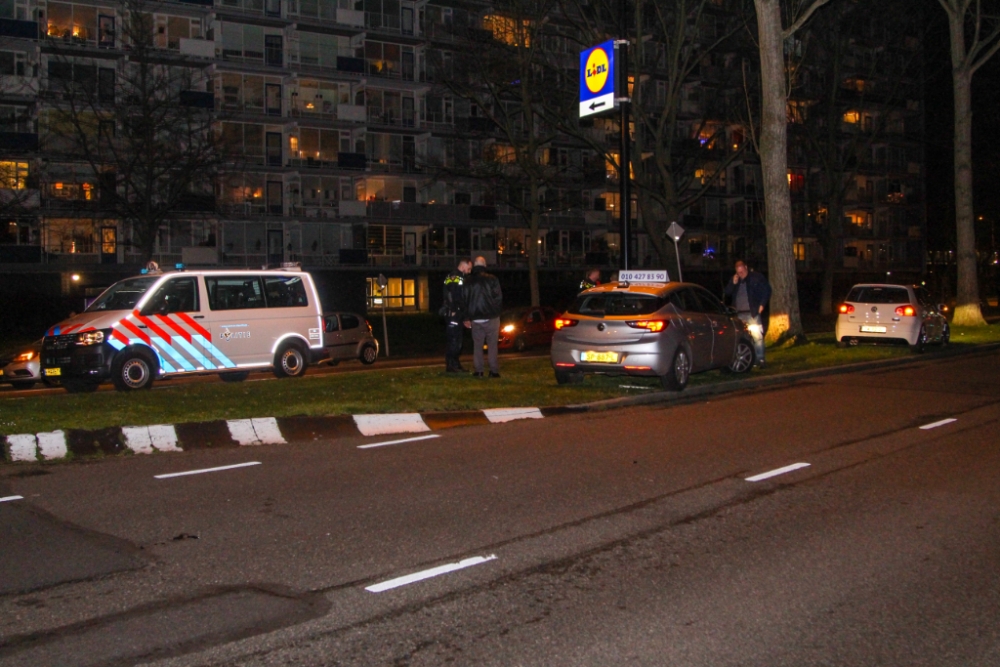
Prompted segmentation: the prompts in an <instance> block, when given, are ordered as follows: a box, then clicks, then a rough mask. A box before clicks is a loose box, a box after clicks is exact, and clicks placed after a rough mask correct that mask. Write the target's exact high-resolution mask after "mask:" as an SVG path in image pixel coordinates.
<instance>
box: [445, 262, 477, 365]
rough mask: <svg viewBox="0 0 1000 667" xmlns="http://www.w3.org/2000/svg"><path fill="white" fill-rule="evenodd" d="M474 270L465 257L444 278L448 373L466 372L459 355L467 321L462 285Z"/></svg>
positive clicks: (446, 363) (446, 362)
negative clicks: (463, 324) (464, 323)
mask: <svg viewBox="0 0 1000 667" xmlns="http://www.w3.org/2000/svg"><path fill="white" fill-rule="evenodd" d="M471 270H472V262H470V261H469V260H467V259H463V260H462V261H460V262H459V263H458V267H457V268H456V269H455V270H454V271H452V272H451V273H449V274H448V277H446V278H445V279H444V301H443V305H442V306H441V314H442V315H443V316H444V320H445V324H444V326H445V329H444V337H445V351H444V365H445V372H446V373H464V372H465V369H464V368H462V362H461V361H460V360H459V355H461V354H462V338H463V334H462V331H463V328H462V323H463V322H464V321H465V295H464V293H463V290H462V285H463V284H464V282H465V276H467V275H468V274H469V271H471Z"/></svg>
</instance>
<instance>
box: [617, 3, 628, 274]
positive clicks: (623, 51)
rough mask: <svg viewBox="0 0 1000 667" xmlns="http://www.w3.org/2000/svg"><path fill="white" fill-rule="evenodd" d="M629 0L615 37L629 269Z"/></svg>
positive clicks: (624, 230) (623, 229)
mask: <svg viewBox="0 0 1000 667" xmlns="http://www.w3.org/2000/svg"><path fill="white" fill-rule="evenodd" d="M627 9H628V0H618V16H619V20H620V21H621V26H620V30H621V32H620V38H619V39H618V40H616V41H615V45H616V46H618V56H619V58H620V60H619V62H618V63H616V65H615V66H616V67H617V68H618V72H620V74H619V75H618V77H619V78H618V82H619V83H618V90H617V91H616V95H617V96H618V101H619V106H620V108H621V119H620V122H621V151H620V160H621V169H620V170H619V172H618V178H619V179H620V180H621V183H620V184H619V193H618V195H619V198H620V199H621V201H620V203H619V204H620V205H619V207H618V208H619V213H620V214H621V223H620V225H619V226H620V227H621V229H620V233H621V246H622V254H621V267H620V268H622V269H625V270H626V271H627V270H628V267H629V264H630V262H629V249H630V246H631V245H632V243H631V241H632V190H631V187H630V186H631V183H630V181H631V180H632V179H631V175H632V158H631V155H630V154H631V150H630V149H631V144H632V135H631V133H630V132H629V111H630V107H631V106H632V105H631V102H632V99H631V97H630V94H629V93H630V91H629V89H628V32H629V31H628V12H627Z"/></svg>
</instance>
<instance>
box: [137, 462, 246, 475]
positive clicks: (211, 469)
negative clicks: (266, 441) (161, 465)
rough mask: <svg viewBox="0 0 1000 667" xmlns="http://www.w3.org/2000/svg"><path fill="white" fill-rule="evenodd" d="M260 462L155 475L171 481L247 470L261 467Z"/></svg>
mask: <svg viewBox="0 0 1000 667" xmlns="http://www.w3.org/2000/svg"><path fill="white" fill-rule="evenodd" d="M259 465H261V463H260V461H248V462H247V463H236V464H234V465H231V466H218V467H217V468H202V469H201V470H185V471H184V472H171V473H167V474H165V475H153V477H155V478H156V479H169V478H171V477H184V476H185V475H200V474H202V473H206V472H219V471H220V470H233V469H234V468H246V467H249V466H259Z"/></svg>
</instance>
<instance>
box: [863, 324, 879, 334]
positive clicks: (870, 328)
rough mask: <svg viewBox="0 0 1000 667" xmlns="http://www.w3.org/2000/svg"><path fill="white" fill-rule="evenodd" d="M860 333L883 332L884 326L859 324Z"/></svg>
mask: <svg viewBox="0 0 1000 667" xmlns="http://www.w3.org/2000/svg"><path fill="white" fill-rule="evenodd" d="M861 333H885V327H873V326H869V325H867V324H863V325H861Z"/></svg>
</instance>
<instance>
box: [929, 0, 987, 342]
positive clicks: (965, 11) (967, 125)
mask: <svg viewBox="0 0 1000 667" xmlns="http://www.w3.org/2000/svg"><path fill="white" fill-rule="evenodd" d="M938 3H939V4H940V5H941V8H942V9H944V11H945V13H946V14H947V15H948V35H949V41H950V45H951V76H952V87H953V95H954V105H955V146H954V150H955V231H956V237H957V248H958V257H957V260H958V285H957V295H956V296H957V299H956V304H955V313H954V319H953V321H954V323H955V324H958V325H966V326H981V325H985V324H986V320H985V319H983V314H982V311H981V309H980V307H979V279H978V272H977V262H976V228H975V217H974V210H973V201H972V77H973V75H974V74H975V73H976V71H977V70H978V69H979V68H980V67H982V66H983V64H984V63H986V61H988V60H989V59H990V58H992V57H993V56H994V55H995V54H996V52H997V50H1000V12H998V10H1000V6H997V3H996V2H990V1H989V0H987V2H986V3H984V2H983V1H982V0H938ZM984 4H985V5H986V7H985V8H984V6H983V5H984Z"/></svg>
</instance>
